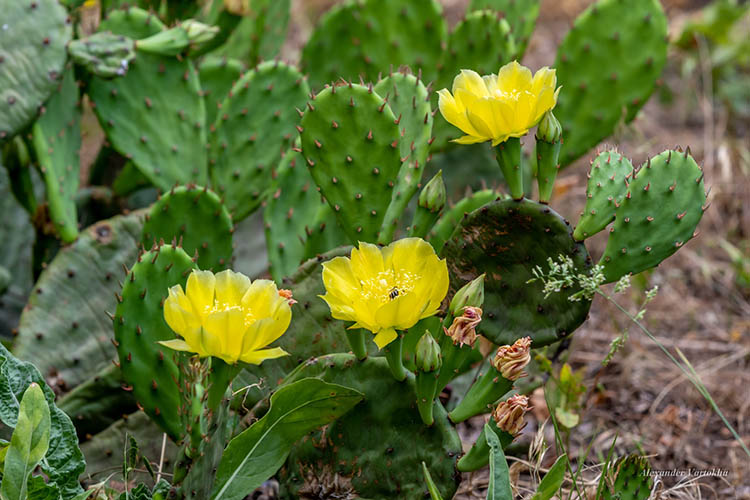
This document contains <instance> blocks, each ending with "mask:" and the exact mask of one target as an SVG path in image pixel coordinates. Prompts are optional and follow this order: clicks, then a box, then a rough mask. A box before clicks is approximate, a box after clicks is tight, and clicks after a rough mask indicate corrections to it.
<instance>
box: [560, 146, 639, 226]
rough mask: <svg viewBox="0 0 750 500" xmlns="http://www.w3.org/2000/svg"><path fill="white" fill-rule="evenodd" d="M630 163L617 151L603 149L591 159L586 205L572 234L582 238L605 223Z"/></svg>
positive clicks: (618, 197)
mask: <svg viewBox="0 0 750 500" xmlns="http://www.w3.org/2000/svg"><path fill="white" fill-rule="evenodd" d="M632 174H633V164H632V163H630V160H629V159H628V158H626V157H625V156H623V155H621V154H620V153H618V152H617V151H603V152H601V153H599V155H598V156H597V157H596V158H595V159H594V161H592V162H591V169H590V170H589V173H588V178H589V181H588V184H587V186H586V207H585V208H584V209H583V212H581V218H580V219H578V224H576V229H575V231H573V237H574V238H575V239H576V241H583V240H585V239H586V238H589V237H591V236H593V235H595V234H596V233H598V232H599V231H601V230H602V229H604V228H605V227H607V226H608V225H609V223H610V222H612V221H613V220H614V219H615V212H616V211H617V207H618V206H619V205H620V202H621V201H622V199H623V198H624V197H625V193H627V191H628V183H627V180H628V179H629V178H630V176H631V175H632Z"/></svg>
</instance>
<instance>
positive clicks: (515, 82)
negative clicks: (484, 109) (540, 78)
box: [497, 61, 532, 94]
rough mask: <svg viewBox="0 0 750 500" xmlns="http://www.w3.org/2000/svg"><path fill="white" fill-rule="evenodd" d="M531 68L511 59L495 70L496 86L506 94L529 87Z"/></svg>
mask: <svg viewBox="0 0 750 500" xmlns="http://www.w3.org/2000/svg"><path fill="white" fill-rule="evenodd" d="M531 84H532V78H531V70H529V68H527V67H525V66H521V65H520V64H518V61H513V62H511V63H508V64H506V65H505V66H503V67H502V68H500V71H498V72H497V88H498V89H499V90H500V91H501V92H504V93H506V94H513V93H514V92H520V91H524V90H529V89H530V88H531Z"/></svg>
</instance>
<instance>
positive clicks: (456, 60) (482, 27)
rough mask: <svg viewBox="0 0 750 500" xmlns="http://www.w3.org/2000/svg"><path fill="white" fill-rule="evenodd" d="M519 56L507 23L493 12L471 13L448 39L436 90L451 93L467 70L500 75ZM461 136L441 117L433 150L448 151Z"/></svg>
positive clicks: (436, 125)
mask: <svg viewBox="0 0 750 500" xmlns="http://www.w3.org/2000/svg"><path fill="white" fill-rule="evenodd" d="M515 53H516V44H515V42H514V39H513V36H511V34H510V27H509V26H508V23H507V22H506V21H505V19H502V18H501V17H500V15H499V14H498V13H497V12H494V11H491V10H479V11H475V12H469V13H468V14H467V15H466V17H465V18H464V19H462V20H461V21H459V22H458V24H456V26H455V28H453V31H452V32H451V34H450V35H449V36H448V46H447V48H446V50H445V51H444V52H443V54H442V57H441V59H440V73H439V75H438V80H437V85H436V88H437V89H442V88H448V89H450V88H451V86H452V85H453V78H455V76H456V75H457V74H459V72H460V71H461V70H462V69H466V68H471V69H473V70H474V71H476V72H477V73H479V74H480V75H488V74H492V73H497V70H498V69H499V68H500V67H501V66H502V65H503V64H505V63H507V62H509V61H511V60H512V59H513V57H514V55H515ZM459 135H460V132H459V131H458V129H456V128H455V127H454V126H453V125H451V124H450V123H448V122H447V121H445V120H444V119H443V118H442V117H440V118H439V119H438V120H437V123H436V124H435V145H434V146H433V150H436V149H444V148H445V147H446V146H447V144H448V140H450V139H453V138H455V137H458V136H459Z"/></svg>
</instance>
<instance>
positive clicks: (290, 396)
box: [211, 378, 364, 500]
mask: <svg viewBox="0 0 750 500" xmlns="http://www.w3.org/2000/svg"><path fill="white" fill-rule="evenodd" d="M363 397H364V395H363V394H362V393H361V392H359V391H355V390H354V389H350V388H348V387H344V386H341V385H336V384H329V383H327V382H323V381H322V380H319V379H316V378H306V379H302V380H299V381H297V382H294V383H292V384H289V385H287V386H284V387H282V388H280V389H279V390H278V391H277V392H276V393H275V394H273V395H272V396H271V408H270V410H269V411H268V413H267V414H266V415H265V416H264V417H263V418H261V419H260V420H258V421H257V422H255V423H254V424H253V425H252V426H250V428H248V429H246V430H245V431H243V432H242V433H240V434H239V435H238V436H236V437H235V438H234V439H232V440H231V441H230V442H229V444H228V445H227V448H226V450H224V456H223V457H222V459H221V462H220V463H219V468H218V470H217V472H216V482H215V484H214V490H213V495H212V497H211V498H212V499H214V500H241V499H243V498H245V497H246V496H247V494H248V492H251V491H253V490H254V489H255V488H257V487H258V486H260V485H261V484H263V482H264V481H265V480H267V479H268V478H269V477H271V476H272V475H274V474H275V473H276V471H277V470H279V468H280V467H281V466H282V465H283V463H284V461H285V460H286V457H287V456H288V455H289V451H290V449H291V447H292V445H293V444H294V442H295V441H297V440H298V439H300V438H301V437H303V436H304V435H305V434H307V433H308V432H311V431H313V430H315V429H318V428H319V427H322V426H324V425H326V424H330V423H331V422H333V421H334V420H336V419H337V418H339V417H340V416H341V415H343V414H344V413H346V412H347V411H349V410H350V409H351V408H353V407H354V406H355V405H356V404H357V403H359V402H360V401H361V400H362V398H363Z"/></svg>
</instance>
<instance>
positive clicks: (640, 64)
mask: <svg viewBox="0 0 750 500" xmlns="http://www.w3.org/2000/svg"><path fill="white" fill-rule="evenodd" d="M666 60H667V18H666V16H665V15H664V10H663V9H662V7H661V5H660V3H659V1H658V0H599V1H598V2H597V3H595V4H593V5H591V6H590V7H589V8H588V9H586V10H585V11H584V12H583V14H581V15H580V16H578V18H577V19H576V21H575V24H574V25H573V27H572V28H571V30H570V32H568V34H567V36H566V37H565V40H563V42H562V44H561V45H560V47H559V48H558V50H557V59H556V61H555V65H554V67H555V68H556V69H557V82H558V85H562V87H563V88H564V89H565V91H564V92H561V93H560V96H559V98H558V101H557V106H556V107H555V116H557V118H558V120H560V123H561V124H562V127H563V137H564V138H565V140H564V142H563V146H562V150H561V152H560V164H561V165H562V166H563V167H564V166H565V165H567V164H569V163H571V162H572V161H573V160H575V159H576V158H578V157H579V156H581V155H583V154H584V153H585V152H586V151H587V150H588V149H589V148H591V147H593V146H595V145H596V144H597V143H599V141H601V140H602V139H604V138H605V137H607V136H609V135H611V134H612V132H613V131H614V130H615V126H616V125H617V124H618V123H619V122H620V121H624V122H629V121H631V120H633V118H635V115H636V113H637V112H638V110H639V109H641V107H642V106H643V105H644V104H645V103H646V100H648V98H649V96H650V95H651V92H652V91H653V90H654V87H655V86H656V82H657V80H658V79H659V77H660V76H661V71H662V68H663V67H664V64H665V62H666ZM623 110H624V111H623Z"/></svg>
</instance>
